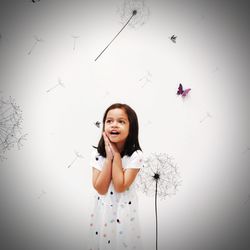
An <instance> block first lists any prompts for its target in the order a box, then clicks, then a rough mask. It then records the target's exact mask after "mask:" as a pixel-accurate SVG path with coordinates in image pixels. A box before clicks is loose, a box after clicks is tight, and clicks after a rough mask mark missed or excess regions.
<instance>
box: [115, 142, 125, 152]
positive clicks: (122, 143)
mask: <svg viewBox="0 0 250 250" xmlns="http://www.w3.org/2000/svg"><path fill="white" fill-rule="evenodd" d="M116 147H117V149H118V151H119V153H120V154H121V153H122V151H123V149H124V142H120V143H119V142H118V143H116Z"/></svg>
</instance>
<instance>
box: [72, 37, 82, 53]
mask: <svg viewBox="0 0 250 250" xmlns="http://www.w3.org/2000/svg"><path fill="white" fill-rule="evenodd" d="M79 37H80V36H72V38H73V39H74V46H73V50H75V49H76V39H78V38H79Z"/></svg>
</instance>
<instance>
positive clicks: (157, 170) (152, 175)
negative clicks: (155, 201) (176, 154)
mask: <svg viewBox="0 0 250 250" xmlns="http://www.w3.org/2000/svg"><path fill="white" fill-rule="evenodd" d="M156 183H157V195H158V196H159V197H160V198H165V197H166V196H171V195H174V194H176V191H177V188H178V186H179V185H180V183H181V181H180V174H179V171H178V168H177V165H176V164H175V163H174V161H173V158H172V157H170V156H169V155H167V154H165V153H152V154H151V155H149V156H148V157H145V160H144V167H143V168H142V169H141V171H140V172H139V174H138V180H137V184H136V186H137V188H138V189H139V190H141V191H142V192H143V193H145V194H146V195H148V196H153V195H155V190H156Z"/></svg>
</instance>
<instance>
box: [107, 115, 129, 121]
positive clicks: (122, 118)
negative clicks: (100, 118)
mask: <svg viewBox="0 0 250 250" xmlns="http://www.w3.org/2000/svg"><path fill="white" fill-rule="evenodd" d="M107 119H114V118H113V117H110V116H109V117H106V120H107ZM119 119H121V120H125V121H128V119H127V118H125V117H118V118H117V120H119Z"/></svg>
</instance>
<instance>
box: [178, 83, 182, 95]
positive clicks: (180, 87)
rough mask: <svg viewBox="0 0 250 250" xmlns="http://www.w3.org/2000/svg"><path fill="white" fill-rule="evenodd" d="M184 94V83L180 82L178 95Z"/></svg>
mask: <svg viewBox="0 0 250 250" xmlns="http://www.w3.org/2000/svg"><path fill="white" fill-rule="evenodd" d="M182 94H183V87H182V84H181V83H180V84H179V87H178V91H177V95H182Z"/></svg>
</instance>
